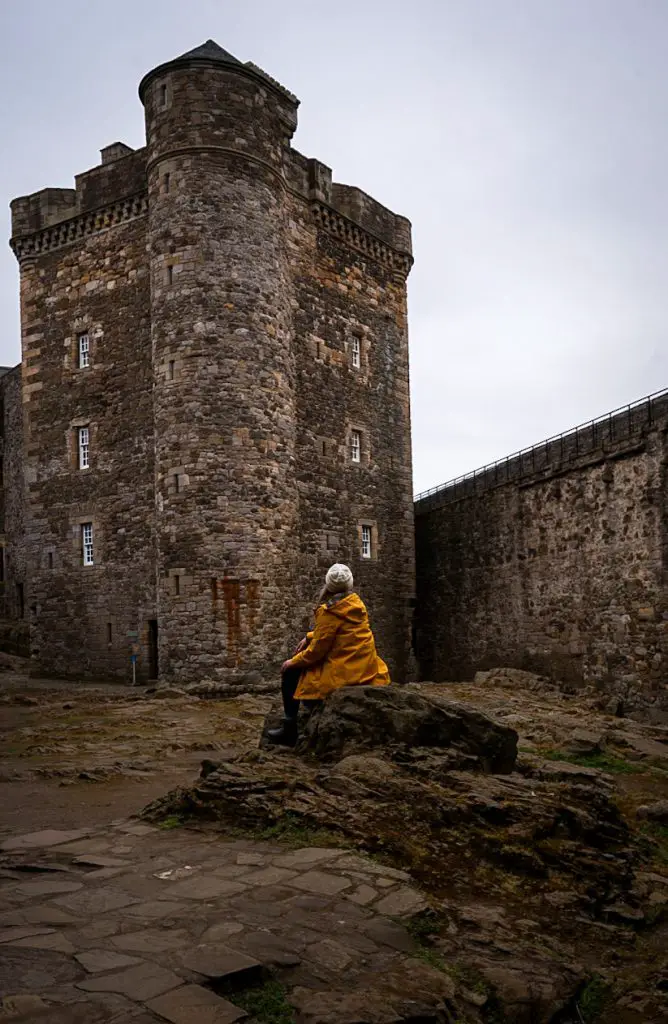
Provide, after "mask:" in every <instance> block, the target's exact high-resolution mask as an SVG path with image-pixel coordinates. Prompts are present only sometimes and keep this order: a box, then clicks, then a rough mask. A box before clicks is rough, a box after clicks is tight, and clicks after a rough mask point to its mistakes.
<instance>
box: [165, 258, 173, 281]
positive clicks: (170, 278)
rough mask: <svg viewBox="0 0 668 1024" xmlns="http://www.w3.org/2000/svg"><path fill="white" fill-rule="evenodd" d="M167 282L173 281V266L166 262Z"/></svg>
mask: <svg viewBox="0 0 668 1024" xmlns="http://www.w3.org/2000/svg"><path fill="white" fill-rule="evenodd" d="M166 269H167V284H173V283H174V267H173V266H172V264H171V263H168V264H167V268H166Z"/></svg>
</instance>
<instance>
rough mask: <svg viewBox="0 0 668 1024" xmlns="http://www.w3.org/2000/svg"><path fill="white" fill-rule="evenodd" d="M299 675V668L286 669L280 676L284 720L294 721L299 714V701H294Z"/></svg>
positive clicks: (300, 671) (300, 672)
mask: <svg viewBox="0 0 668 1024" xmlns="http://www.w3.org/2000/svg"><path fill="white" fill-rule="evenodd" d="M301 674H302V670H301V669H300V668H287V669H286V670H285V672H284V673H283V675H282V676H281V696H282V697H283V710H284V712H285V717H286V718H292V719H295V718H296V717H297V715H298V714H299V701H298V700H295V690H296V689H297V686H298V685H299V678H300V676H301Z"/></svg>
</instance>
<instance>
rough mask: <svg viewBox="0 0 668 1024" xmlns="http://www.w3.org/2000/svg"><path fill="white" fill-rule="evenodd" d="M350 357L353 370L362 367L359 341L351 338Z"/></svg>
mask: <svg viewBox="0 0 668 1024" xmlns="http://www.w3.org/2000/svg"><path fill="white" fill-rule="evenodd" d="M351 357H352V364H353V369H354V370H359V368H360V366H361V365H362V359H361V350H360V340H359V338H353V340H352V344H351Z"/></svg>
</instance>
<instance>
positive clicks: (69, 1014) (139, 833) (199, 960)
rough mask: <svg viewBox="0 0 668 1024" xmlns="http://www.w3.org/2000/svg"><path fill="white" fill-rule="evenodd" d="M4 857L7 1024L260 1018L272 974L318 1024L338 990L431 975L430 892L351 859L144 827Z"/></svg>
mask: <svg viewBox="0 0 668 1024" xmlns="http://www.w3.org/2000/svg"><path fill="white" fill-rule="evenodd" d="M1 849H2V854H1V858H0V864H1V868H0V908H1V910H0V947H1V952H0V965H1V966H0V990H1V991H2V993H3V995H4V1001H3V1003H2V1004H1V1005H2V1009H0V1020H2V1021H5V1020H11V1019H16V1018H20V1019H21V1020H30V1021H32V1020H35V1021H37V1020H40V1021H49V1022H53V1024H61V1022H62V1024H98V1022H100V1024H102V1022H112V1021H113V1022H114V1024H120V1022H122V1021H128V1022H129V1021H132V1022H134V1024H148V1021H171V1022H173V1024H224V1022H232V1021H236V1020H240V1019H242V1018H243V1017H244V1016H246V1014H245V1012H244V1010H243V1009H241V1008H240V1007H239V1006H238V1005H236V1004H235V994H236V993H237V992H239V991H240V990H244V989H246V988H247V987H248V985H249V984H257V983H258V982H260V981H261V980H262V978H263V977H266V976H267V975H268V972H270V971H271V972H272V973H273V976H277V972H278V976H289V984H290V988H291V991H292V995H291V1001H292V1002H293V1003H294V1004H295V1005H297V1006H299V1005H301V1006H302V1009H303V1011H304V1013H305V1017H304V1019H309V1020H311V1019H312V1020H314V1021H315V1020H318V1019H327V1014H326V1012H325V1011H323V1012H322V1016H320V1015H319V1011H318V1010H317V1003H318V1000H319V999H322V998H324V994H325V993H327V992H329V993H330V994H331V992H332V990H334V991H339V993H340V995H341V998H343V992H344V991H345V992H347V993H348V994H349V993H350V992H351V990H357V991H360V992H365V991H369V990H370V989H371V988H377V987H378V982H379V979H387V982H388V986H389V989H390V990H391V989H392V985H393V979H394V984H395V985H396V978H397V974H399V976H400V975H401V972H402V969H405V970H406V971H407V972H408V973H410V974H411V975H412V976H413V978H414V981H415V979H416V978H417V979H419V978H420V977H421V976H422V975H421V972H424V970H425V969H426V970H429V969H428V968H425V965H424V964H423V963H421V962H418V961H414V960H412V959H411V953H412V951H413V948H414V946H413V940H412V938H411V936H410V934H409V931H408V930H407V928H406V927H405V923H404V922H403V921H402V918H403V919H404V921H405V918H406V917H407V916H410V915H412V914H415V913H416V912H417V911H419V910H420V909H421V908H422V907H423V906H424V900H423V897H422V895H421V894H420V893H419V892H418V891H417V890H416V889H415V888H414V887H413V886H412V885H411V882H410V878H409V876H408V875H407V874H405V873H404V872H402V871H398V870H396V869H393V868H389V867H386V866H384V865H380V864H378V863H376V862H375V861H373V860H371V859H368V858H366V857H362V856H360V855H359V854H357V853H353V852H351V851H349V850H345V849H336V848H316V847H308V848H302V849H290V850H287V849H286V848H285V847H284V846H278V845H272V844H270V843H266V842H253V841H246V840H234V841H230V840H225V839H224V838H222V837H221V836H219V835H215V834H209V833H206V832H203V833H200V832H197V831H191V830H186V829H181V828H178V829H170V830H165V829H158V828H154V827H152V826H150V825H146V824H143V823H137V822H136V821H133V820H125V821H116V822H113V823H111V824H110V825H106V826H101V827H97V828H88V829H82V830H77V831H69V832H68V831H62V830H57V829H48V830H43V831H40V832H34V833H29V834H19V835H15V836H13V837H12V838H10V839H6V840H5V842H4V843H3V844H2V847H1ZM430 973H431V972H430ZM435 973H438V972H435ZM440 977H441V978H442V979H443V980H442V986H444V987H445V989H447V988H448V984H447V979H445V978H444V977H443V976H442V975H440ZM433 980H434V979H433V978H432V979H431V981H432V982H433ZM447 994H448V993H447V991H442V992H441V995H442V996H446V995H447ZM409 996H410V994H409ZM365 1019H366V1018H365Z"/></svg>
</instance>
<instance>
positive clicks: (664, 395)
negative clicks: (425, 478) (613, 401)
mask: <svg viewBox="0 0 668 1024" xmlns="http://www.w3.org/2000/svg"><path fill="white" fill-rule="evenodd" d="M667 415H668V388H664V389H663V390H662V391H655V392H654V393H653V394H651V395H647V396H646V397H645V398H641V399H640V400H639V401H637V402H632V403H631V404H630V405H623V406H621V407H620V408H619V409H613V411H612V412H609V413H606V414H605V415H604V416H599V417H598V418H597V419H594V420H589V421H588V422H586V423H581V424H580V425H579V426H577V427H573V428H571V430H566V431H564V432H563V433H562V434H555V435H554V436H553V437H548V438H547V439H546V440H545V441H541V442H540V443H539V444H535V445H532V446H531V447H530V448H521V449H520V450H519V451H517V452H513V454H512V455H508V456H507V457H506V458H505V459H498V460H497V461H496V462H490V463H488V464H487V465H486V466H481V467H480V469H475V470H473V472H471V473H464V475H463V476H458V477H455V478H454V479H452V480H448V481H447V483H444V484H439V485H438V487H431V488H429V490H427V491H421V492H420V494H417V495H416V496H415V501H416V502H425V503H427V507H428V506H429V505H430V504H431V500H429V499H444V500H445V501H446V502H450V501H456V500H457V499H458V498H460V497H464V496H465V495H467V496H468V495H472V494H477V493H482V492H483V491H485V490H488V489H489V488H491V487H496V486H498V485H500V484H504V483H510V482H511V481H516V480H519V479H522V477H525V476H531V475H532V474H533V473H537V472H540V470H546V469H549V468H550V466H552V465H554V464H556V463H563V462H564V461H565V460H570V459H575V458H579V457H580V456H583V455H586V454H587V452H591V451H595V450H596V449H600V448H601V446H602V445H604V444H605V443H606V442H608V443H615V442H619V441H623V440H626V439H628V438H630V437H632V436H633V435H634V434H637V433H639V432H640V431H641V430H643V429H644V428H646V427H649V426H651V425H652V424H653V423H655V422H656V420H657V419H659V418H660V417H662V416H667ZM440 503H441V501H440V500H438V501H436V500H434V504H440Z"/></svg>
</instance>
